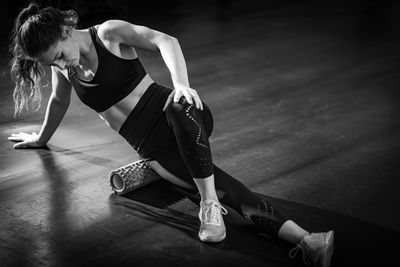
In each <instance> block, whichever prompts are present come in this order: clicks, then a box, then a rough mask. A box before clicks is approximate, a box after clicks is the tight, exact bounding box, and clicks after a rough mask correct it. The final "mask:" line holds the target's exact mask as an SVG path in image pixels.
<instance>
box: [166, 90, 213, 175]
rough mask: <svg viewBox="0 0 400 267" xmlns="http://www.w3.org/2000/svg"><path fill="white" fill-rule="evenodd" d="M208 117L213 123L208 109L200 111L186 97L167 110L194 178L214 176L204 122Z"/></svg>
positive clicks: (183, 155)
mask: <svg viewBox="0 0 400 267" xmlns="http://www.w3.org/2000/svg"><path fill="white" fill-rule="evenodd" d="M207 113H209V114H207ZM207 115H208V120H211V121H212V115H211V112H210V111H209V109H208V108H206V109H204V110H199V109H197V108H196V107H195V106H194V105H193V104H189V103H188V102H187V100H186V99H185V98H184V97H181V99H180V100H179V101H178V102H176V103H175V102H172V103H170V104H169V105H168V107H167V109H166V118H167V122H168V125H169V126H170V127H171V129H172V131H173V133H174V136H175V139H176V143H177V145H178V149H179V152H180V154H181V156H182V159H183V160H184V162H185V163H186V165H187V167H188V169H189V171H190V173H191V176H192V177H193V178H207V177H209V176H211V175H212V174H213V165H212V158H211V149H210V143H209V141H208V134H207V129H206V127H207V125H205V124H204V122H203V117H204V118H205V119H207ZM211 125H212V123H211Z"/></svg>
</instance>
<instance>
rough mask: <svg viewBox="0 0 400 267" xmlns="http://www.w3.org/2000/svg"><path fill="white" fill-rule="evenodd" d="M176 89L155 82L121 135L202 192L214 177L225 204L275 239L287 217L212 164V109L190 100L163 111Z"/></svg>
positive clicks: (145, 157) (146, 157) (145, 155)
mask: <svg viewBox="0 0 400 267" xmlns="http://www.w3.org/2000/svg"><path fill="white" fill-rule="evenodd" d="M171 91H172V90H171V89H169V88H166V87H164V86H161V85H158V84H156V83H154V84H152V85H151V86H150V87H149V88H148V89H147V91H146V92H145V94H144V95H143V96H142V97H141V98H140V101H139V102H138V104H137V105H136V107H135V108H134V109H133V111H132V112H131V114H130V115H129V117H128V118H127V120H126V121H125V123H124V125H123V126H122V127H121V130H120V134H121V135H122V136H123V137H124V138H125V139H126V140H127V141H128V142H129V144H131V146H132V147H133V148H134V149H135V150H136V151H137V153H138V154H139V155H140V157H141V158H143V159H147V160H157V161H158V162H159V163H160V164H161V165H162V166H163V167H164V168H165V169H166V170H168V171H169V172H170V173H172V174H174V175H175V176H177V177H178V178H179V179H182V180H183V181H184V182H186V183H189V184H191V185H192V186H193V188H194V189H195V190H196V186H195V184H194V181H193V179H192V178H193V177H194V178H205V177H208V176H210V175H211V174H214V177H215V188H216V190H217V193H218V196H219V199H220V201H221V202H222V203H223V204H225V205H227V206H229V207H231V208H232V209H234V210H236V211H237V212H238V213H239V214H241V215H242V216H243V217H244V218H245V219H246V220H248V221H249V222H252V223H253V224H254V225H255V226H256V227H257V228H258V229H259V230H260V231H261V232H263V233H265V234H268V235H270V236H273V237H277V236H278V231H279V229H280V227H281V226H282V224H283V223H284V222H285V221H287V218H286V217H285V216H283V215H282V214H280V213H279V212H278V211H277V210H275V209H274V208H273V207H272V206H271V205H270V204H269V203H267V202H266V201H265V200H263V199H261V198H260V197H258V195H257V194H255V193H253V192H251V191H250V190H249V189H248V188H247V187H246V186H244V185H243V184H242V183H241V182H239V181H238V180H236V179H234V178H233V177H232V176H230V175H229V174H227V173H226V172H224V171H223V170H221V169H220V168H218V167H217V166H215V165H214V164H213V163H212V158H211V150H210V144H209V141H208V138H209V136H210V135H211V133H212V129H213V118H212V114H211V111H210V110H209V108H208V107H207V105H205V104H204V103H203V107H204V109H203V110H202V111H201V110H198V109H197V108H196V107H195V106H193V105H189V104H188V103H187V101H186V100H185V98H183V97H182V98H181V99H180V101H179V102H178V103H170V105H169V106H168V107H167V110H166V112H163V111H162V108H163V107H164V104H165V101H166V100H167V98H168V96H169V94H170V93H171Z"/></svg>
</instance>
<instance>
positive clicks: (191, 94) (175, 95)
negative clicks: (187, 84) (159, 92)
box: [163, 88, 203, 111]
mask: <svg viewBox="0 0 400 267" xmlns="http://www.w3.org/2000/svg"><path fill="white" fill-rule="evenodd" d="M182 96H184V97H185V99H186V100H187V102H188V103H189V104H191V105H193V102H194V104H195V106H196V108H197V109H201V110H203V103H202V102H201V99H200V97H199V95H198V93H197V91H196V90H194V89H191V88H188V89H186V90H173V91H172V92H171V94H170V95H169V96H168V98H167V101H166V103H165V105H164V107H163V111H165V109H166V108H167V106H168V104H169V103H170V102H171V101H172V99H173V101H174V102H175V103H177V102H178V101H179V99H180V98H181V97H182Z"/></svg>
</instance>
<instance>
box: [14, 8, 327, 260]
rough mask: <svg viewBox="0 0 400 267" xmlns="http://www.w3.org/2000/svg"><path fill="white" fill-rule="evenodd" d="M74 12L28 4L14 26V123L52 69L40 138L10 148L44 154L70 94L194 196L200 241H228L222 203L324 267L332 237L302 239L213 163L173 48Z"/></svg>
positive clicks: (203, 119) (153, 36) (154, 35)
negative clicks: (154, 63)
mask: <svg viewBox="0 0 400 267" xmlns="http://www.w3.org/2000/svg"><path fill="white" fill-rule="evenodd" d="M77 20H78V18H77V15H76V13H75V12H74V11H67V12H61V11H59V10H58V9H55V8H52V7H47V8H44V9H40V8H39V7H38V6H37V5H36V4H30V5H29V6H28V7H27V8H25V9H23V10H22V11H21V13H20V14H19V15H18V17H17V18H16V22H15V29H14V39H13V47H12V53H13V55H14V59H13V62H12V69H11V73H12V77H13V79H14V81H15V83H16V87H15V90H14V101H15V110H16V114H19V113H20V112H21V111H22V110H23V109H24V108H27V107H28V106H29V105H30V104H32V103H33V105H35V106H36V107H37V108H38V107H39V106H40V78H41V75H42V73H43V71H42V68H43V66H45V65H47V66H51V71H52V90H53V91H52V94H51V96H50V99H49V102H48V106H47V110H46V115H45V119H44V122H43V125H42V128H41V130H40V132H39V134H36V133H32V134H27V133H19V134H12V136H11V137H9V139H10V140H12V141H15V142H17V143H16V144H15V145H14V147H15V148H29V147H42V146H45V145H46V143H47V142H48V141H49V139H50V138H51V136H52V135H53V133H54V132H55V130H56V129H57V127H58V125H59V124H60V122H61V120H62V118H63V116H64V114H65V112H66V110H67V108H68V106H69V103H70V95H71V90H72V88H74V90H75V91H76V93H77V95H78V97H79V98H80V99H81V101H82V102H83V103H85V104H86V105H87V106H89V107H90V108H92V109H94V110H95V111H96V112H98V113H99V115H100V117H101V118H102V119H104V120H105V121H106V123H107V124H108V125H109V126H110V127H111V128H113V129H114V130H115V131H117V132H119V133H120V134H121V135H122V136H123V137H124V138H125V139H126V140H127V141H128V142H129V143H130V144H131V145H132V146H133V148H134V149H135V150H136V151H137V152H138V154H139V155H140V157H141V158H143V159H146V160H147V161H148V163H149V165H150V166H151V168H152V169H154V170H155V171H156V172H157V173H158V174H160V176H162V177H163V178H165V179H166V180H168V181H169V182H171V183H173V184H175V185H177V186H180V187H184V188H186V189H191V190H197V191H198V192H199V193H200V196H201V201H200V211H199V219H200V221H201V225H200V230H199V239H200V240H201V241H204V242H220V241H222V240H223V239H224V238H225V236H226V231H225V225H224V221H223V217H222V215H224V214H226V213H227V211H226V209H225V208H224V207H223V206H222V205H221V204H220V202H219V199H218V197H217V193H216V191H217V190H218V191H219V192H221V202H222V203H224V204H226V205H228V206H230V207H231V208H233V209H234V210H236V211H237V212H239V213H240V214H241V215H242V216H244V218H246V219H247V220H248V221H249V222H251V223H253V224H254V225H255V226H256V227H257V228H258V229H259V230H260V231H262V232H263V233H266V234H268V235H270V236H272V237H278V238H280V239H283V240H285V241H288V242H290V243H292V244H295V245H296V247H295V248H294V249H293V250H292V251H291V253H290V254H289V255H290V256H291V257H294V256H295V255H296V253H297V252H298V250H302V252H303V258H304V260H305V261H306V262H307V260H308V259H311V260H312V261H313V263H314V265H315V266H329V265H330V260H331V256H332V253H333V231H329V232H327V233H311V234H310V233H309V232H307V231H306V230H304V229H303V228H301V227H300V226H298V225H297V224H296V223H294V222H293V221H291V220H288V219H287V218H286V217H285V216H283V215H282V214H280V213H279V212H278V211H277V210H275V209H274V208H273V207H272V206H271V205H270V204H269V203H266V202H265V201H264V200H262V199H260V198H259V197H258V196H257V195H256V194H254V193H253V192H251V191H250V190H248V189H247V188H246V187H245V186H244V185H243V184H241V183H240V182H239V181H237V180H235V179H234V178H232V177H231V176H230V175H228V174H227V173H225V172H224V171H222V170H221V169H219V168H218V167H217V166H215V165H214V164H213V163H212V157H211V150H210V144H209V141H208V137H209V136H210V135H211V132H212V128H213V119H212V115H211V112H210V110H209V108H208V107H207V106H206V105H205V104H204V103H203V102H202V101H201V100H200V98H199V96H198V94H197V92H196V91H195V90H194V89H192V88H190V86H189V80H188V75H187V70H186V63H185V60H184V57H183V54H182V51H181V48H180V45H179V43H178V41H177V40H176V39H175V38H173V37H171V36H169V35H167V34H164V33H161V32H158V31H155V30H152V29H149V28H147V27H143V26H138V25H133V24H131V23H128V22H125V21H120V20H110V21H106V22H104V23H102V24H100V25H96V26H93V27H90V28H89V29H80V30H78V29H76V24H77ZM136 49H144V50H150V51H158V52H160V53H161V56H162V58H163V59H164V61H165V64H166V65H167V67H168V69H169V71H170V73H171V77H172V81H173V86H174V89H173V90H171V89H169V88H165V87H163V86H160V85H158V84H157V83H155V82H154V81H153V80H152V79H151V78H150V76H149V75H148V74H146V72H145V70H144V69H143V66H142V65H141V63H140V61H139V59H138V57H137V54H136Z"/></svg>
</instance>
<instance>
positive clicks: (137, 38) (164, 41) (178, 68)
mask: <svg viewBox="0 0 400 267" xmlns="http://www.w3.org/2000/svg"><path fill="white" fill-rule="evenodd" d="M98 33H99V36H100V37H102V39H104V40H109V41H112V42H118V43H122V44H125V45H128V46H132V47H135V48H139V49H144V50H147V51H156V52H157V51H158V52H160V54H161V56H162V58H163V60H164V62H165V65H166V66H167V67H168V69H169V71H170V73H171V78H172V82H173V84H174V90H173V91H172V93H171V94H170V96H169V97H168V99H167V101H166V103H165V106H164V110H165V108H166V107H167V105H168V104H169V102H170V101H172V99H173V100H174V102H178V100H179V99H180V97H181V96H184V97H185V98H186V99H187V101H188V102H189V103H190V104H192V103H193V102H194V104H195V105H196V107H197V108H199V109H203V105H202V103H201V100H200V97H199V95H198V94H197V92H196V90H194V89H192V88H190V85H189V79H188V73H187V68H186V62H185V58H184V56H183V53H182V49H181V47H180V45H179V42H178V40H177V39H176V38H175V37H172V36H170V35H168V34H165V33H162V32H159V31H156V30H152V29H150V28H148V27H145V26H139V25H134V24H131V23H129V22H126V21H122V20H109V21H106V22H104V23H103V24H102V25H100V27H99V29H98Z"/></svg>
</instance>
